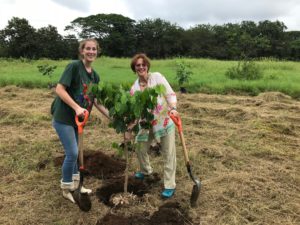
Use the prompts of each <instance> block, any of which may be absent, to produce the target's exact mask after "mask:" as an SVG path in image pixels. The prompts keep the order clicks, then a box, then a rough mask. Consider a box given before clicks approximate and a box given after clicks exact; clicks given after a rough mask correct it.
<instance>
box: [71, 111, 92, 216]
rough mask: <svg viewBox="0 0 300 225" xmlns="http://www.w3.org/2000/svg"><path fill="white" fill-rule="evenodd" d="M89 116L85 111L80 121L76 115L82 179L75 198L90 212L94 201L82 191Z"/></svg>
mask: <svg viewBox="0 0 300 225" xmlns="http://www.w3.org/2000/svg"><path fill="white" fill-rule="evenodd" d="M88 117H89V112H88V111H85V113H84V119H83V121H79V118H78V116H77V115H76V117H75V121H76V124H77V127H78V153H79V157H78V158H79V172H80V180H79V185H78V188H77V189H76V190H75V191H74V192H73V198H74V200H75V202H76V203H77V205H78V206H79V208H80V209H81V210H82V211H84V212H88V211H89V210H90V209H91V208H92V202H91V199H90V196H89V195H88V194H87V193H81V187H82V185H83V176H84V173H85V168H84V164H83V128H84V125H85V124H86V122H87V120H88Z"/></svg>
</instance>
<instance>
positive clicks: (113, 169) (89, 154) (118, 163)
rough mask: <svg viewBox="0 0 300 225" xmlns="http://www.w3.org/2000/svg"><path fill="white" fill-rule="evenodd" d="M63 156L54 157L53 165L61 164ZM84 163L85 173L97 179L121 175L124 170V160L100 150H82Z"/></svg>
mask: <svg viewBox="0 0 300 225" xmlns="http://www.w3.org/2000/svg"><path fill="white" fill-rule="evenodd" d="M63 160H64V156H59V157H57V158H55V159H54V165H55V166H61V165H62V163H63ZM84 165H85V169H86V175H90V176H94V177H97V178H99V179H107V178H113V177H118V176H121V175H122V174H123V173H124V170H125V161H124V160H123V159H120V158H117V157H115V156H108V155H106V154H104V153H102V152H100V151H86V152H84Z"/></svg>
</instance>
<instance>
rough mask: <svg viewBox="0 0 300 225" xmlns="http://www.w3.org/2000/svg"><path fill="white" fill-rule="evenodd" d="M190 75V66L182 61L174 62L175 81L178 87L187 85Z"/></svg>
mask: <svg viewBox="0 0 300 225" xmlns="http://www.w3.org/2000/svg"><path fill="white" fill-rule="evenodd" d="M192 74H193V72H192V71H191V65H189V64H187V63H186V62H184V61H178V62H176V80H177V81H178V84H179V86H183V85H184V84H187V83H189V81H190V79H191V75H192Z"/></svg>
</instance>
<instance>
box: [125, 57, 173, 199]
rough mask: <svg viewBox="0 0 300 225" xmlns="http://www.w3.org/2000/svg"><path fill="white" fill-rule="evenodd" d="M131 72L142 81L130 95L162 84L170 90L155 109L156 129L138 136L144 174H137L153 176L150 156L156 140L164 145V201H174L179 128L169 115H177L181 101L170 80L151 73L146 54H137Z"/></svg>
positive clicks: (136, 83) (140, 133)
mask: <svg viewBox="0 0 300 225" xmlns="http://www.w3.org/2000/svg"><path fill="white" fill-rule="evenodd" d="M131 69H132V71H133V72H134V73H136V74H137V76H138V78H137V80H136V81H135V82H134V84H133V85H132V87H131V90H130V93H131V94H132V95H133V94H134V92H135V91H143V90H144V89H145V88H147V87H154V86H156V85H159V84H162V85H164V86H165V88H166V94H165V96H159V97H158V104H157V106H156V109H155V110H154V112H153V113H154V120H153V121H152V125H153V128H152V129H151V130H144V129H141V130H140V131H139V133H138V134H137V136H136V141H137V142H138V143H139V145H138V146H139V147H138V149H137V151H136V153H137V156H138V161H139V164H140V171H139V172H136V173H135V178H137V179H144V176H147V175H150V174H151V173H152V172H153V169H152V167H151V165H150V161H149V156H148V154H147V151H148V149H149V148H150V144H151V142H152V141H153V139H156V140H157V141H158V142H160V143H161V148H162V153H163V158H164V190H163V191H162V193H161V195H162V197H163V198H170V197H172V196H173V195H174V192H175V187H176V183H175V173H176V148H175V125H174V123H173V121H172V120H171V119H170V117H169V115H168V113H172V114H174V115H175V116H176V115H177V114H178V112H177V110H176V103H177V98H176V94H175V92H174V91H173V89H172V88H171V86H170V84H169V83H168V81H167V80H166V78H165V77H164V76H163V75H162V74H160V73H159V72H153V73H152V72H149V70H150V60H149V58H148V57H147V56H146V55H145V54H136V55H135V56H134V57H133V58H132V60H131Z"/></svg>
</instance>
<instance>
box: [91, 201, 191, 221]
mask: <svg viewBox="0 0 300 225" xmlns="http://www.w3.org/2000/svg"><path fill="white" fill-rule="evenodd" d="M136 224H139V225H157V224H160V225H184V224H195V223H191V221H190V220H189V217H188V215H187V213H186V212H185V210H184V209H183V208H182V207H181V206H180V204H179V203H178V202H168V203H165V204H164V205H162V206H161V207H159V209H158V210H157V211H156V212H154V213H153V215H152V216H151V217H150V218H149V219H147V217H146V216H145V215H143V214H138V215H134V216H130V217H126V216H122V215H114V214H112V213H108V214H106V215H105V216H104V217H103V218H102V219H100V220H98V222H97V225H136Z"/></svg>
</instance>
